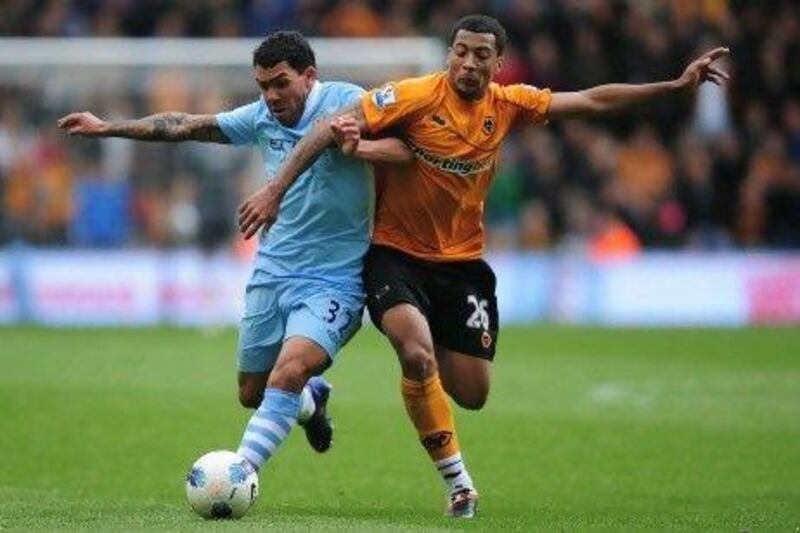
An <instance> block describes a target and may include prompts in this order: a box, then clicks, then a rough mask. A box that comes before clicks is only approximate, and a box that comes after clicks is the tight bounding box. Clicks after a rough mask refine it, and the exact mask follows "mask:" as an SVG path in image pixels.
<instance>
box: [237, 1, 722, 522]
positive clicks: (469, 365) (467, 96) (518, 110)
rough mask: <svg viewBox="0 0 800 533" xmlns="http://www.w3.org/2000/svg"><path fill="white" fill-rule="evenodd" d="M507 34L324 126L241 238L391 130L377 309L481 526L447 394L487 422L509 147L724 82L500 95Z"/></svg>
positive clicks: (244, 224)
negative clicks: (488, 234)
mask: <svg viewBox="0 0 800 533" xmlns="http://www.w3.org/2000/svg"><path fill="white" fill-rule="evenodd" d="M506 40H507V37H506V32H505V30H504V28H503V27H502V25H501V24H500V23H499V22H498V21H497V20H495V19H494V18H491V17H487V16H483V15H471V16H467V17H464V18H463V19H461V20H459V21H458V22H457V23H456V24H455V26H454V27H453V29H452V32H451V34H450V39H449V45H450V47H449V50H448V55H447V69H446V70H445V71H443V72H437V73H433V74H430V75H427V76H423V77H419V78H411V79H405V80H401V81H398V82H393V83H389V84H387V85H385V86H383V87H382V88H380V89H376V90H373V91H371V92H369V93H367V94H366V95H364V96H363V97H362V99H361V101H360V103H359V104H357V105H356V106H354V107H353V108H352V109H350V110H348V111H347V112H345V114H344V115H340V116H338V117H333V118H331V119H329V120H326V121H323V122H322V123H320V124H319V125H318V126H317V127H316V128H315V129H314V130H313V131H312V132H311V133H309V134H308V135H306V137H304V138H303V140H301V142H300V143H298V144H297V146H296V147H295V149H294V151H293V152H292V154H291V155H290V157H289V158H288V159H287V160H286V161H285V163H284V165H283V166H282V167H281V169H280V170H279V171H278V174H277V175H276V176H275V178H274V179H273V180H272V181H270V182H269V183H268V184H267V185H265V186H264V187H263V188H262V189H260V190H259V191H258V192H256V193H255V194H254V195H253V196H251V197H250V198H249V199H248V200H246V201H245V202H244V203H243V204H242V206H241V207H240V210H239V226H240V230H241V231H242V232H243V233H244V234H245V236H248V237H249V236H252V235H253V234H254V233H255V232H256V231H257V230H258V229H259V228H260V227H264V226H266V227H268V226H269V225H270V224H271V222H272V221H273V220H274V217H275V213H276V212H277V207H278V205H279V203H280V199H281V198H282V196H283V194H284V193H285V192H286V190H287V189H288V188H289V186H290V185H291V184H292V183H293V182H294V180H295V179H296V177H297V176H298V175H299V174H300V173H301V172H302V171H303V169H305V168H306V167H307V166H308V165H309V164H311V163H312V162H313V161H314V159H315V158H316V157H317V156H318V154H319V153H320V152H321V151H322V150H323V149H325V148H326V147H327V146H329V145H330V144H331V143H332V142H333V141H334V140H335V141H336V142H337V143H338V144H339V145H340V147H341V148H342V150H343V151H344V152H345V153H348V152H351V151H353V150H354V149H355V147H356V146H357V145H358V141H359V139H360V135H361V134H365V135H375V134H379V133H381V132H387V131H391V132H393V135H397V136H399V137H401V138H402V139H403V140H404V141H405V142H406V143H407V144H408V146H409V148H410V149H411V150H412V152H413V153H414V155H415V159H414V161H413V162H412V163H411V164H409V165H406V166H396V167H393V168H384V169H382V171H381V172H379V173H378V174H379V175H378V178H377V179H378V187H377V204H376V213H375V228H374V234H373V239H372V247H371V248H370V250H369V252H368V253H367V256H366V258H365V265H364V279H365V288H366V291H367V306H368V308H369V312H370V315H371V317H372V320H373V322H374V323H375V324H376V325H377V326H378V327H379V328H380V330H381V331H382V332H383V333H384V335H386V336H387V337H388V338H389V340H390V342H391V344H392V346H393V347H394V349H395V351H396V353H397V356H398V358H399V361H400V366H401V369H402V374H403V375H402V383H401V390H402V395H403V400H404V402H405V406H406V410H407V412H408V415H409V418H410V419H411V421H412V423H413V424H414V427H415V428H416V429H417V432H418V434H419V437H420V441H421V443H422V444H423V446H424V447H425V448H426V450H427V451H428V454H429V455H430V457H431V459H432V460H433V461H434V463H435V465H436V467H437V469H438V471H439V472H440V474H441V475H442V478H443V479H444V481H445V483H446V484H447V487H448V504H447V508H446V513H447V514H449V515H451V516H459V517H472V516H474V514H475V510H476V508H477V502H478V492H477V490H476V489H475V486H474V484H473V482H472V479H471V477H470V475H469V474H468V472H467V469H466V465H465V463H464V461H463V459H462V457H461V453H460V449H459V444H458V439H457V435H456V430H455V425H454V421H453V415H452V410H451V407H450V404H449V401H448V399H447V395H449V396H450V397H451V398H452V399H453V400H455V402H456V403H457V404H459V405H460V406H462V407H464V408H467V409H480V408H481V407H482V406H483V405H484V403H485V402H486V399H487V397H488V394H489V384H490V370H491V363H492V360H493V358H494V354H495V345H496V343H497V333H498V329H499V328H498V316H497V302H496V298H495V277H494V274H493V272H492V270H491V268H490V267H489V265H488V264H486V263H485V262H484V261H483V259H481V256H482V254H483V248H484V234H483V223H482V218H483V205H484V200H485V198H486V194H487V192H488V189H489V185H490V184H491V181H492V178H493V177H494V175H495V173H496V170H497V166H498V159H499V152H500V147H501V145H502V142H503V140H504V139H505V138H506V136H507V135H508V134H509V133H510V131H511V130H512V129H513V128H515V127H518V126H525V125H530V124H544V123H546V122H547V121H548V120H550V119H560V118H584V117H595V116H600V115H605V114H608V113H612V112H617V111H621V110H625V109H627V108H629V107H631V106H634V105H637V104H643V103H647V102H651V101H654V100H657V99H660V98H665V97H669V96H674V95H679V94H691V93H693V92H694V91H695V90H696V89H697V87H698V86H699V85H700V83H702V82H704V81H711V82H713V83H716V84H721V83H724V82H725V81H726V80H728V75H727V74H726V73H725V72H724V71H722V70H721V69H719V68H718V67H716V66H715V65H714V62H715V61H716V60H718V59H719V58H721V57H724V56H725V55H727V54H728V50H727V49H726V48H717V49H714V50H711V51H710V52H708V53H706V54H704V55H702V56H701V57H699V58H697V59H696V60H694V61H693V62H691V63H690V64H689V66H688V67H687V68H686V69H685V70H684V72H683V73H682V74H681V76H680V77H678V78H676V79H673V80H670V81H664V82H658V83H647V84H639V85H628V84H609V85H601V86H597V87H593V88H590V89H587V90H582V91H575V92H551V91H550V90H548V89H538V88H535V87H531V86H528V85H511V86H500V85H498V84H496V83H493V82H492V79H493V77H494V75H495V74H496V73H497V72H498V70H499V69H500V68H501V67H502V64H503V50H504V47H505V44H506Z"/></svg>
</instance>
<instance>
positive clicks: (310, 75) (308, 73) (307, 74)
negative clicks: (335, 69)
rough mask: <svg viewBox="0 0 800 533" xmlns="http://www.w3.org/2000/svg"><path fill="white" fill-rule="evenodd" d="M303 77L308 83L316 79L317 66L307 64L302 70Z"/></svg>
mask: <svg viewBox="0 0 800 533" xmlns="http://www.w3.org/2000/svg"><path fill="white" fill-rule="evenodd" d="M303 77H304V78H306V80H308V82H309V83H311V82H313V81H316V79H317V67H315V66H313V65H312V66H309V67H306V69H305V70H304V71H303Z"/></svg>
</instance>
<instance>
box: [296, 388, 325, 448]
mask: <svg viewBox="0 0 800 533" xmlns="http://www.w3.org/2000/svg"><path fill="white" fill-rule="evenodd" d="M308 388H309V390H310V391H311V397H312V398H313V399H314V404H315V406H316V408H315V409H314V414H312V415H311V418H309V419H308V420H306V421H305V423H304V424H302V426H303V429H304V430H305V432H306V439H308V443H309V444H310V445H311V447H312V448H314V450H315V451H317V452H319V453H324V452H327V451H328V449H330V447H331V443H332V442H333V424H332V423H331V418H330V417H329V416H328V413H327V407H328V398H329V397H330V395H331V389H332V388H333V387H332V386H331V384H330V383H328V382H327V381H326V380H325V379H324V378H322V377H321V376H314V377H313V378H311V379H310V380H308Z"/></svg>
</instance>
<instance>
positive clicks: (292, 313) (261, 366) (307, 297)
mask: <svg viewBox="0 0 800 533" xmlns="http://www.w3.org/2000/svg"><path fill="white" fill-rule="evenodd" d="M363 310H364V298H363V297H360V296H354V295H353V294H352V293H345V292H341V291H337V290H334V289H331V288H330V287H325V286H324V285H323V286H316V287H313V286H309V285H308V284H303V287H302V288H300V287H299V285H298V284H297V282H291V283H289V282H286V281H280V280H271V281H268V282H264V283H258V284H250V285H248V286H247V292H246V294H245V309H244V315H243V316H242V321H241V324H240V327H239V371H240V372H269V371H270V370H272V367H273V366H274V365H275V361H276V360H277V359H278V354H279V353H280V351H281V346H282V345H283V341H284V340H285V339H288V338H289V337H304V338H306V339H309V340H312V341H314V342H315V343H317V344H318V345H320V346H321V347H322V349H324V350H325V352H326V353H327V354H328V358H329V362H330V363H332V362H333V361H334V359H335V358H336V354H337V353H338V352H339V350H340V349H341V348H342V347H343V346H344V345H345V344H347V341H349V340H350V339H351V338H352V337H353V335H355V333H356V332H357V331H358V329H359V328H360V327H361V316H362V313H363Z"/></svg>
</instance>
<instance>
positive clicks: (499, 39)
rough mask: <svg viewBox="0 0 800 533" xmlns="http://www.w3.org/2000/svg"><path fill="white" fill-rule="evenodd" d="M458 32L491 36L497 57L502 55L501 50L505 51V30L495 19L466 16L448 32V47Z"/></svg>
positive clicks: (482, 16) (451, 44)
mask: <svg viewBox="0 0 800 533" xmlns="http://www.w3.org/2000/svg"><path fill="white" fill-rule="evenodd" d="M459 30H466V31H471V32H475V33H491V34H493V35H494V42H495V46H496V47H497V55H499V56H500V55H503V49H505V47H506V42H508V35H507V34H506V29H505V28H504V27H503V25H502V24H500V21H498V20H497V19H496V18H494V17H489V16H487V15H467V16H466V17H463V18H461V19H459V20H458V22H456V23H455V24H454V25H453V28H452V29H451V30H450V39H449V40H448V41H447V44H448V45H449V46H453V43H454V42H455V41H456V34H457V33H458V32H459Z"/></svg>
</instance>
